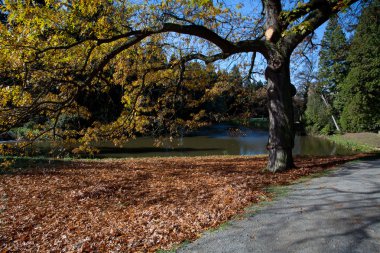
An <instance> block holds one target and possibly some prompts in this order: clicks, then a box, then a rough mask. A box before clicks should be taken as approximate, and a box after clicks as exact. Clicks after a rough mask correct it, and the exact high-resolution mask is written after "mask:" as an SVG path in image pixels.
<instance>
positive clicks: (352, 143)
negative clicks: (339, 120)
mask: <svg viewBox="0 0 380 253" xmlns="http://www.w3.org/2000/svg"><path fill="white" fill-rule="evenodd" d="M327 139H329V140H331V141H333V142H335V143H337V144H339V145H342V146H344V147H346V148H349V149H351V150H354V151H359V152H364V153H370V152H375V151H378V149H377V148H376V147H373V146H370V145H367V144H363V143H359V142H358V141H356V140H353V139H347V138H345V137H344V135H331V136H327Z"/></svg>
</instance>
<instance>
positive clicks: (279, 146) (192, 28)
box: [0, 0, 356, 171]
mask: <svg viewBox="0 0 380 253" xmlns="http://www.w3.org/2000/svg"><path fill="white" fill-rule="evenodd" d="M32 2H33V1H32ZM44 2H45V5H35V4H32V3H31V2H29V1H25V2H16V1H9V2H7V3H6V4H5V7H4V8H3V9H5V11H6V12H8V13H9V16H8V24H7V25H8V26H7V27H6V26H4V25H2V26H1V37H0V45H1V47H0V50H1V55H7V57H1V56H0V57H1V58H0V61H1V64H2V66H4V68H1V70H2V75H8V74H10V75H12V76H13V77H14V78H15V80H18V81H17V82H14V84H13V85H3V86H2V94H6V95H3V96H2V97H1V104H2V105H3V107H2V110H1V113H0V125H2V126H3V130H4V129H7V128H9V127H10V126H12V125H13V126H14V125H18V124H21V123H22V122H25V121H26V120H28V118H29V117H30V115H36V114H42V115H44V116H45V117H47V118H49V119H51V121H52V124H51V125H50V126H49V127H46V129H45V130H44V131H43V132H44V133H52V134H53V135H54V136H55V135H56V126H57V122H58V119H59V118H60V116H61V115H62V114H73V113H78V112H80V113H82V114H83V115H86V113H87V114H88V110H86V108H83V106H81V105H80V104H78V102H77V99H76V98H77V97H78V96H79V95H80V94H82V92H83V91H86V90H92V89H94V86H95V85H96V84H99V83H102V84H103V85H104V87H106V86H107V83H110V82H109V81H107V78H105V77H107V75H105V73H109V72H110V71H111V72H112V71H114V72H115V73H119V74H120V73H122V72H121V70H118V69H117V68H116V69H115V70H113V68H114V67H115V66H118V65H120V66H123V64H124V65H125V63H127V62H128V61H129V60H128V57H129V58H132V59H133V58H134V57H137V58H138V57H139V56H138V55H141V54H144V55H145V57H146V58H148V59H144V61H140V64H139V67H138V69H139V70H141V69H145V70H147V71H148V70H150V71H160V70H159V69H162V68H164V67H166V68H167V69H171V71H172V74H171V76H173V75H177V78H178V80H182V78H181V76H183V66H184V65H185V63H186V62H189V61H192V60H201V61H204V62H206V63H211V62H214V61H217V60H222V59H226V58H228V57H231V56H233V55H237V54H243V53H256V52H257V53H260V54H261V55H263V56H264V57H265V59H266V61H267V67H266V70H265V78H266V80H267V97H268V111H269V121H270V126H269V140H268V146H267V147H268V151H269V164H268V169H269V170H271V171H280V170H284V169H287V168H290V167H293V165H294V164H293V158H292V148H293V146H294V126H293V121H294V120H293V104H292V97H293V96H294V95H295V93H296V92H295V88H294V86H293V85H291V82H290V68H289V66H290V57H291V54H292V52H293V51H294V49H295V48H296V47H297V46H298V45H299V44H300V43H301V42H302V41H303V40H304V39H305V38H306V37H307V36H309V35H310V34H311V33H312V32H313V31H314V30H315V29H317V28H318V27H319V26H320V25H321V24H323V23H324V22H325V21H327V20H328V19H329V18H330V17H331V16H332V15H333V14H335V13H337V12H339V11H341V10H342V9H345V8H347V7H348V6H349V5H351V4H352V3H354V2H356V1H355V0H311V1H309V2H306V3H304V2H303V1H290V2H288V3H286V4H282V3H281V1H280V0H263V1H262V5H261V6H257V8H252V11H251V13H250V15H249V16H244V15H243V14H241V13H239V12H238V8H229V7H228V6H227V5H225V4H224V3H223V2H215V3H214V2H213V1H209V0H206V1H204V0H191V1H187V0H183V1H177V0H175V1H174V0H166V1H162V2H158V3H157V2H156V1H153V2H152V3H151V2H146V3H145V4H133V3H130V2H126V1H113V2H112V3H111V2H110V1H101V0H96V1H53V0H50V1H47V0H46V1H44ZM173 34H181V35H180V36H178V35H175V36H173ZM153 45H160V46H159V47H154V46H153ZM149 47H151V49H152V50H157V48H160V50H166V51H167V52H170V53H173V52H174V51H175V52H177V55H178V59H179V60H178V61H175V62H171V63H170V62H169V64H164V63H163V64H161V65H160V66H158V65H157V64H155V63H152V62H151V61H150V60H149V57H150V56H149V55H152V54H151V53H150V52H151V51H149V50H147V49H149ZM145 52H149V54H145ZM120 55H124V56H123V57H124V58H120ZM128 55H129V56H128ZM153 55H154V54H153ZM168 55H171V54H168ZM253 63H254V61H253ZM120 69H122V68H120ZM147 75H148V74H147ZM114 76H117V75H113V76H112V78H114ZM121 76H123V75H121ZM144 77H146V76H145V74H142V76H141V78H142V79H141V80H143V82H140V81H139V82H134V83H133V84H132V86H133V85H134V86H135V87H140V88H141V89H140V90H144V85H145V83H146V82H144V80H145V78H144ZM135 94H136V96H135V99H132V100H128V98H129V94H126V95H127V96H125V98H124V97H123V99H124V101H125V102H124V104H125V106H126V109H125V110H124V111H123V112H122V113H121V115H120V117H119V118H118V119H116V120H115V121H114V122H113V123H112V124H105V125H102V124H100V123H94V125H93V126H92V127H90V128H86V129H84V130H83V131H82V132H80V133H79V134H80V135H81V136H82V139H83V142H84V143H85V144H88V143H90V141H91V140H94V139H95V140H96V139H97V138H98V137H99V136H101V137H105V135H100V134H99V133H100V132H101V133H108V134H109V135H111V136H116V135H120V136H128V135H130V134H131V132H132V131H144V128H142V127H139V126H141V124H142V123H144V120H143V119H142V118H141V117H139V115H138V110H141V109H136V108H137V106H138V105H140V104H141V103H140V102H141V101H143V100H144V98H143V96H142V94H144V93H139V92H137V93H135ZM147 110H149V108H147Z"/></svg>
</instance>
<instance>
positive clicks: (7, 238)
mask: <svg viewBox="0 0 380 253" xmlns="http://www.w3.org/2000/svg"><path fill="white" fill-rule="evenodd" d="M358 157H359V156H355V157H325V158H323V157H319V158H318V157H314V158H297V159H296V165H297V167H298V168H297V169H293V170H290V171H287V172H283V173H275V174H273V173H269V172H263V171H262V169H263V168H265V166H266V160H267V158H257V157H196V158H145V159H128V160H120V161H117V160H116V161H115V160H114V161H105V162H83V161H81V162H80V161H77V162H67V163H65V164H63V165H60V166H59V167H49V166H50V165H49V164H46V165H45V166H44V167H38V168H31V169H29V170H23V171H19V172H17V173H14V174H5V175H1V176H0V252H8V251H9V252H13V251H17V252H139V251H140V252H153V251H155V250H157V249H159V248H166V249H168V248H170V247H172V246H173V245H175V244H178V243H181V242H182V241H184V240H193V239H195V238H197V237H198V236H199V235H200V233H201V232H202V231H204V230H206V229H208V228H211V227H215V226H218V225H219V224H221V223H223V222H225V221H226V220H228V219H230V218H231V217H233V216H234V215H236V214H238V213H241V212H242V211H243V209H244V208H245V207H247V206H248V205H250V204H252V203H257V202H260V201H263V200H267V199H268V198H270V197H271V195H270V193H268V192H267V191H266V190H265V189H266V188H267V187H268V186H271V185H285V184H289V183H291V182H293V181H294V180H296V179H298V178H300V177H302V176H305V175H309V174H312V173H315V172H320V171H322V170H324V169H326V168H329V167H331V166H334V165H336V164H339V163H343V162H346V161H348V160H352V159H353V158H358Z"/></svg>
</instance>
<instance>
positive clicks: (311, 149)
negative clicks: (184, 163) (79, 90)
mask: <svg viewBox="0 0 380 253" xmlns="http://www.w3.org/2000/svg"><path fill="white" fill-rule="evenodd" d="M267 141H268V131H264V130H255V129H249V128H246V127H242V126H239V127H236V126H232V125H228V124H219V125H214V126H211V127H206V128H203V129H201V130H198V131H196V132H193V133H192V134H190V135H188V136H184V137H182V138H178V139H173V140H171V141H169V140H164V141H163V144H162V145H160V146H159V147H155V146H154V142H155V140H154V139H153V138H149V137H139V138H137V139H135V140H131V141H130V142H128V143H126V144H125V145H124V146H123V147H122V148H115V147H114V146H113V145H112V144H110V143H109V144H106V143H103V144H102V145H100V148H101V152H100V154H98V155H97V157H99V158H106V157H108V158H124V157H154V156H206V155H258V154H267V150H266V145H267ZM351 153H353V152H352V151H351V150H349V149H347V148H345V147H343V146H340V145H337V144H335V143H333V142H330V141H328V140H326V139H322V138H318V137H312V136H296V138H295V147H294V149H293V154H295V155H322V156H326V155H345V154H351Z"/></svg>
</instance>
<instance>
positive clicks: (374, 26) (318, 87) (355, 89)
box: [305, 0, 380, 134]
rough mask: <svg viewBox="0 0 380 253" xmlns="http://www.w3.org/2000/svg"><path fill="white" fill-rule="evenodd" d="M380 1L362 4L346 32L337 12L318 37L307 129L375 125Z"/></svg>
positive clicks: (379, 119) (379, 94)
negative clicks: (349, 31)
mask: <svg viewBox="0 0 380 253" xmlns="http://www.w3.org/2000/svg"><path fill="white" fill-rule="evenodd" d="M379 34H380V2H379V1H377V0H375V1H372V3H371V4H370V5H369V6H368V7H367V8H365V9H364V10H363V12H362V14H361V16H360V18H359V21H358V24H357V27H356V29H355V32H354V35H353V37H352V38H351V39H347V38H346V34H345V33H344V31H343V28H342V26H341V25H340V23H339V18H338V16H334V17H333V18H331V19H330V20H329V22H328V24H327V27H326V31H325V33H324V36H323V39H322V45H321V46H322V48H321V51H320V54H319V64H318V71H317V72H318V73H317V75H316V78H315V81H314V83H312V84H310V85H309V89H308V91H307V92H308V100H307V108H306V111H305V120H306V124H307V128H308V131H309V132H311V133H322V134H331V133H334V132H362V131H379V130H380V106H379V105H380V48H379V45H380V37H379Z"/></svg>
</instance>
